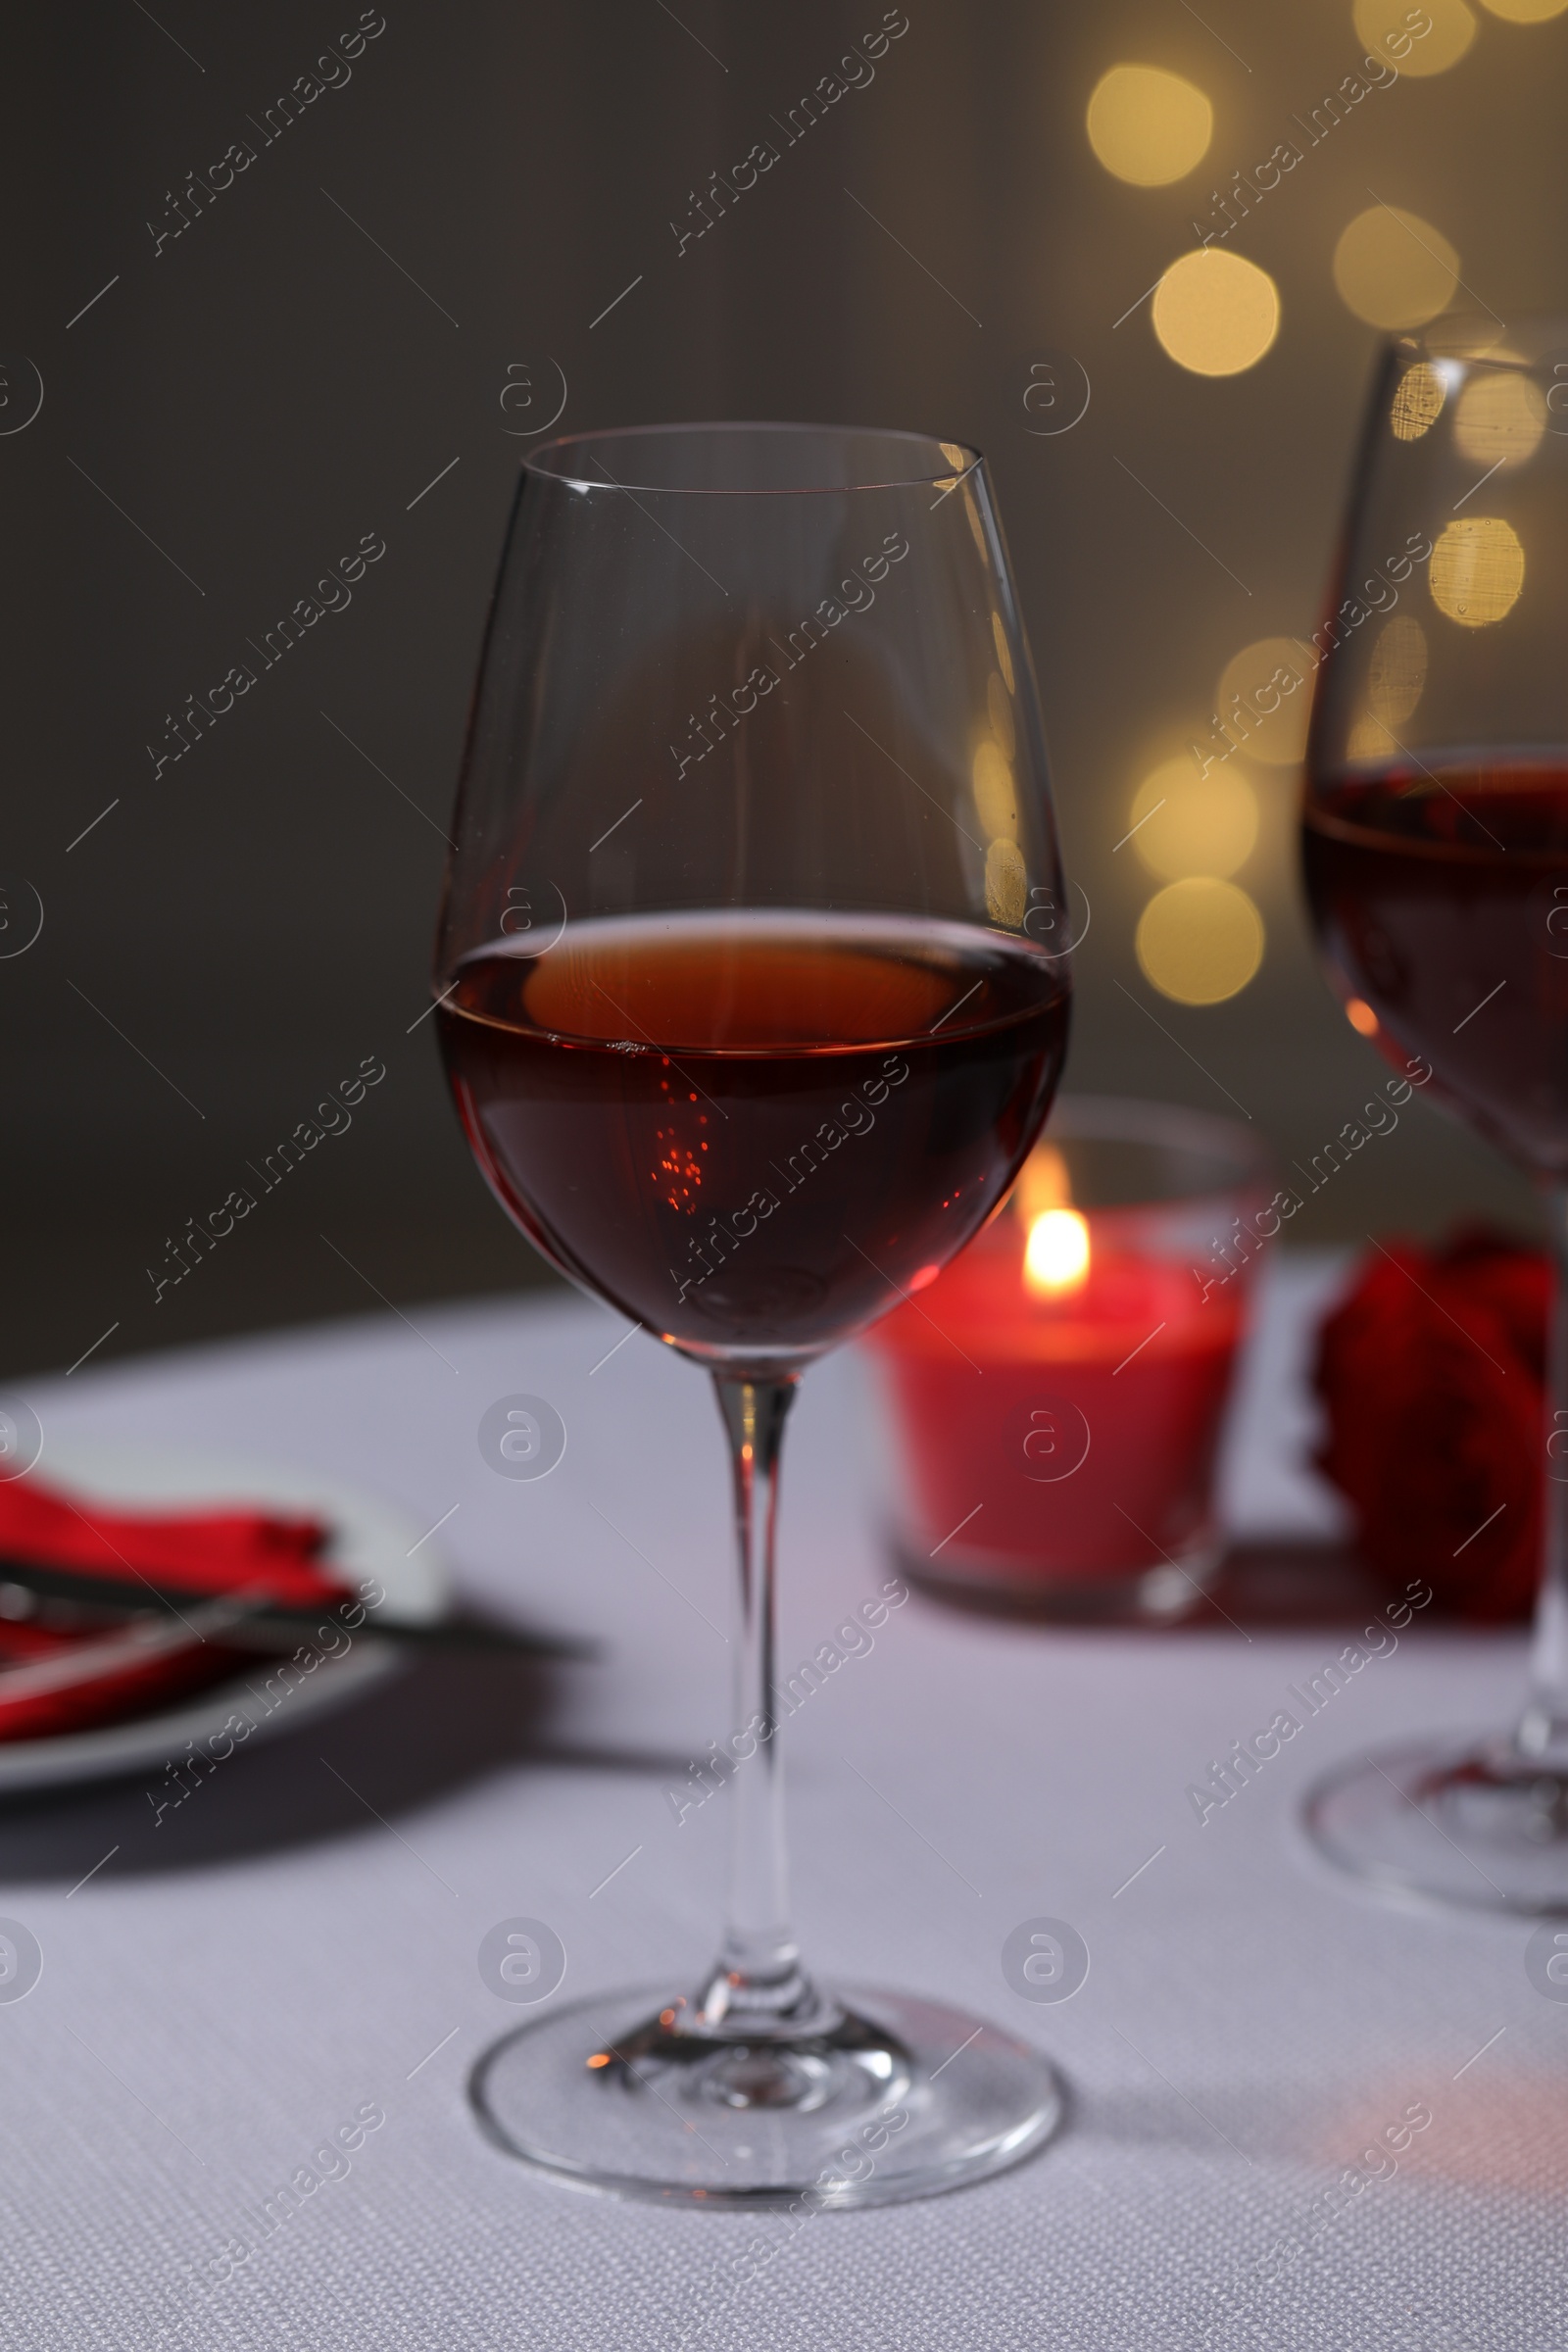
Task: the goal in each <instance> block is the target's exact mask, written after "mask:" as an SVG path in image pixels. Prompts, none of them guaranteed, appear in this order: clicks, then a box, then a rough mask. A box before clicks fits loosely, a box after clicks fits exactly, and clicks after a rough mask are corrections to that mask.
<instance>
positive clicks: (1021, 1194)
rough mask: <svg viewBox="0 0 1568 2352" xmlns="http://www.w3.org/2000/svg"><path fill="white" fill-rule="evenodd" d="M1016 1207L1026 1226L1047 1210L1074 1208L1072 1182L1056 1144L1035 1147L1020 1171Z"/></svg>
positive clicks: (1015, 1195)
mask: <svg viewBox="0 0 1568 2352" xmlns="http://www.w3.org/2000/svg"><path fill="white" fill-rule="evenodd" d="M1012 1199H1013V1205H1014V1206H1015V1207H1016V1209H1017V1211H1018V1213H1019V1215H1020V1216H1021V1217H1022V1218H1023V1220H1024V1223H1025V1224H1026V1225H1031V1226H1032V1225H1033V1223H1034V1221H1035V1219H1036V1217H1038V1216H1039V1215H1041V1213H1042V1212H1043V1211H1044V1210H1046V1209H1048V1208H1071V1206H1072V1179H1071V1177H1070V1176H1069V1175H1068V1174H1067V1162H1066V1160H1065V1159H1064V1158H1063V1157H1062V1155H1061V1153H1060V1152H1058V1151H1057V1149H1056V1147H1055V1145H1054V1144H1036V1146H1035V1148H1034V1150H1033V1151H1032V1152H1030V1154H1029V1156H1028V1158H1027V1159H1026V1160H1025V1161H1024V1163H1023V1166H1022V1167H1021V1168H1020V1169H1019V1170H1018V1184H1017V1189H1016V1191H1015V1192H1014V1194H1013V1196H1012Z"/></svg>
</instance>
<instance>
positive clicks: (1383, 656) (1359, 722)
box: [1347, 613, 1428, 760]
mask: <svg viewBox="0 0 1568 2352" xmlns="http://www.w3.org/2000/svg"><path fill="white" fill-rule="evenodd" d="M1427 658H1428V657H1427V633H1426V631H1425V629H1423V627H1422V626H1421V623H1420V622H1419V621H1418V620H1417V619H1416V618H1415V617H1414V616H1413V614H1411V613H1396V614H1395V617H1394V618H1393V620H1390V621H1386V622H1385V623H1384V626H1383V631H1382V634H1381V635H1380V636H1379V638H1378V641H1377V643H1376V645H1375V646H1374V647H1373V648H1372V661H1371V664H1370V666H1369V668H1368V671H1367V684H1366V708H1365V710H1364V711H1362V712H1361V714H1360V716H1359V717H1358V718H1357V719H1356V721H1355V724H1354V725H1353V726H1352V727H1351V729H1350V740H1349V743H1348V746H1347V749H1348V752H1349V755H1350V758H1351V759H1352V760H1387V759H1390V758H1391V757H1392V756H1393V754H1394V753H1395V752H1397V750H1398V748H1399V745H1398V739H1397V735H1396V733H1395V730H1396V729H1397V727H1400V726H1402V725H1403V724H1404V722H1405V720H1406V719H1407V718H1409V717H1410V716H1411V715H1412V713H1413V712H1414V711H1415V707H1416V705H1417V704H1418V703H1419V702H1420V700H1421V697H1422V694H1423V693H1424V692H1425V690H1426V682H1427Z"/></svg>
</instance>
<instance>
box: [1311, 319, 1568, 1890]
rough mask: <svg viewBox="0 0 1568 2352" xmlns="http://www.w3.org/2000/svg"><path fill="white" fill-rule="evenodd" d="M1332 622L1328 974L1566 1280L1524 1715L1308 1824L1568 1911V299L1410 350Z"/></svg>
mask: <svg viewBox="0 0 1568 2352" xmlns="http://www.w3.org/2000/svg"><path fill="white" fill-rule="evenodd" d="M1318 643H1319V648H1320V650H1321V651H1323V652H1324V653H1325V657H1326V658H1325V660H1324V662H1323V666H1322V669H1321V670H1320V672H1319V680H1320V683H1319V692H1318V696H1317V701H1316V705H1315V708H1314V711H1313V719H1312V730H1311V740H1310V744H1309V748H1308V771H1309V780H1308V786H1307V794H1306V809H1305V825H1304V835H1303V840H1304V855H1305V868H1306V884H1307V890H1308V894H1309V897H1310V899H1311V905H1312V913H1313V919H1314V921H1315V924H1316V927H1317V933H1318V938H1319V941H1320V943H1321V945H1322V948H1323V951H1324V953H1325V956H1326V957H1327V960H1328V964H1329V969H1330V975H1331V978H1332V979H1333V981H1334V984H1335V986H1336V987H1337V989H1338V991H1339V994H1340V995H1341V997H1342V999H1343V1000H1344V1001H1345V1002H1346V1005H1347V1009H1348V1012H1349V1015H1350V1018H1351V1019H1352V1021H1353V1022H1354V1024H1355V1026H1356V1028H1357V1029H1359V1030H1360V1031H1361V1032H1362V1034H1363V1035H1365V1036H1368V1037H1370V1038H1371V1040H1372V1042H1373V1043H1374V1044H1375V1045H1376V1046H1377V1047H1378V1048H1379V1049H1380V1051H1382V1052H1383V1053H1384V1054H1386V1055H1387V1056H1388V1058H1389V1059H1391V1060H1392V1061H1394V1062H1395V1063H1396V1065H1397V1066H1398V1067H1399V1068H1400V1069H1401V1071H1402V1070H1403V1068H1404V1066H1405V1060H1406V1056H1409V1055H1419V1056H1420V1057H1421V1058H1422V1059H1423V1060H1424V1061H1425V1062H1426V1063H1427V1064H1429V1065H1430V1068H1431V1071H1432V1073H1433V1075H1432V1079H1431V1084H1430V1089H1429V1091H1430V1093H1431V1094H1432V1096H1433V1097H1435V1098H1436V1099H1438V1100H1439V1101H1441V1102H1443V1103H1446V1106H1447V1107H1448V1108H1450V1109H1451V1110H1453V1111H1454V1112H1456V1113H1457V1115H1458V1116H1459V1117H1460V1118H1461V1119H1464V1120H1466V1121H1468V1123H1469V1124H1470V1125H1471V1126H1473V1127H1475V1128H1477V1129H1479V1131H1480V1132H1481V1134H1483V1135H1484V1136H1486V1137H1487V1138H1488V1140H1489V1141H1490V1142H1491V1143H1493V1144H1495V1146H1496V1147H1497V1149H1498V1150H1499V1151H1500V1152H1504V1153H1506V1154H1507V1156H1508V1157H1509V1158H1510V1159H1511V1160H1513V1162H1514V1163H1515V1164H1516V1166H1518V1167H1520V1168H1522V1169H1524V1170H1525V1171H1526V1172H1527V1173H1528V1174H1529V1175H1530V1176H1531V1177H1532V1178H1533V1179H1534V1180H1535V1182H1536V1183H1537V1184H1538V1185H1539V1187H1540V1188H1541V1192H1542V1197H1543V1202H1544V1209H1545V1214H1546V1220H1547V1225H1548V1229H1549V1234H1550V1242H1551V1248H1552V1251H1553V1254H1554V1258H1555V1262H1556V1268H1557V1300H1556V1307H1555V1312H1554V1318H1553V1325H1552V1332H1551V1337H1550V1344H1549V1348H1548V1356H1549V1369H1548V1381H1547V1396H1546V1400H1545V1415H1544V1424H1543V1425H1542V1426H1541V1427H1540V1430H1539V1438H1538V1442H1539V1446H1540V1462H1541V1482H1542V1495H1543V1497H1544V1500H1543V1510H1542V1546H1543V1561H1542V1588H1541V1600H1540V1607H1539V1612H1538V1617H1537V1625H1536V1637H1535V1646H1534V1653H1533V1656H1532V1660H1531V1668H1530V1684H1529V1690H1528V1692H1527V1694H1526V1697H1525V1700H1524V1705H1523V1707H1522V1710H1521V1712H1520V1714H1519V1717H1518V1720H1517V1722H1516V1723H1515V1724H1514V1725H1513V1726H1512V1727H1511V1728H1506V1729H1504V1728H1499V1729H1497V1730H1496V1731H1495V1732H1486V1731H1480V1732H1475V1733H1471V1734H1454V1735H1450V1736H1437V1737H1433V1738H1431V1739H1427V1740H1418V1741H1414V1742H1411V1743H1409V1744H1407V1745H1405V1746H1403V1747H1401V1748H1397V1749H1395V1750H1393V1751H1391V1752H1389V1753H1385V1754H1378V1755H1373V1756H1371V1757H1369V1758H1365V1759H1358V1760H1357V1762H1356V1763H1355V1764H1354V1765H1352V1766H1350V1767H1348V1768H1347V1769H1345V1770H1343V1771H1341V1772H1339V1773H1337V1774H1335V1775H1334V1776H1333V1777H1332V1778H1331V1779H1330V1780H1329V1781H1327V1782H1326V1783H1324V1784H1323V1785H1322V1786H1321V1787H1320V1788H1319V1789H1317V1790H1316V1791H1315V1792H1314V1794H1313V1796H1312V1798H1311V1800H1310V1803H1309V1808H1308V1821H1309V1824H1310V1827H1311V1829H1312V1831H1313V1834H1314V1835H1315V1837H1316V1838H1317V1839H1318V1841H1319V1843H1320V1844H1321V1846H1322V1847H1323V1849H1324V1850H1325V1851H1326V1852H1327V1853H1328V1854H1329V1855H1331V1856H1332V1858H1333V1859H1334V1860H1335V1861H1337V1862H1338V1863H1340V1864H1341V1865H1342V1866H1343V1867H1345V1868H1346V1869H1348V1870H1350V1871H1353V1872H1355V1873H1356V1874H1357V1875H1358V1876H1360V1877H1361V1878H1363V1879H1364V1880H1366V1881H1368V1882H1370V1883H1371V1884H1372V1885H1374V1886H1376V1887H1379V1888H1380V1889H1381V1890H1383V1891H1384V1892H1386V1893H1389V1894H1391V1895H1394V1896H1396V1897H1400V1898H1405V1899H1410V1898H1424V1899H1427V1900H1431V1901H1436V1902H1440V1903H1444V1904H1454V1903H1457V1904H1464V1905H1480V1906H1482V1907H1484V1908H1487V1909H1501V1910H1508V1911H1518V1912H1522V1913H1544V1914H1552V1913H1568V1190H1565V1187H1568V321H1565V320H1561V319H1558V320H1544V319H1529V320H1522V321H1520V320H1515V321H1510V322H1509V323H1508V324H1507V325H1506V326H1504V325H1503V323H1502V321H1501V320H1500V319H1491V318H1489V319H1484V320H1479V321H1466V320H1458V321H1454V320H1445V321H1439V322H1438V323H1437V324H1436V325H1435V326H1434V327H1432V328H1430V329H1429V330H1428V331H1427V333H1426V334H1425V335H1424V336H1422V337H1419V338H1417V337H1409V336H1406V337H1402V338H1400V339H1399V340H1398V341H1397V343H1396V344H1395V345H1393V346H1392V348H1391V349H1390V350H1389V352H1388V353H1387V355H1386V358H1385V361H1384V365H1383V367H1382V369H1381V372H1380V374H1379V377H1378V381H1377V385H1376V388H1375V391H1374V395H1373V400H1372V407H1371V413H1370V417H1369V419H1368V423H1367V428H1366V436H1365V440H1364V443H1363V448H1362V454H1361V460H1360V467H1359V474H1358V478H1357V482H1356V488H1355V493H1354V498H1353V502H1352V507H1351V513H1350V518H1349V529H1348V540H1347V546H1346V550H1345V555H1344V560H1343V564H1342V569H1341V575H1340V579H1339V583H1338V588H1337V591H1336V595H1335V600H1334V607H1333V616H1332V617H1331V619H1330V620H1329V622H1328V623H1327V624H1326V626H1325V628H1324V629H1323V630H1322V631H1320V632H1319V638H1318ZM1476 1344H1477V1345H1479V1342H1478V1343H1476ZM1509 1385H1510V1387H1512V1386H1515V1385H1517V1384H1516V1383H1510V1384H1509ZM1520 1409H1521V1411H1522V1412H1524V1413H1526V1414H1527V1415H1531V1416H1532V1418H1533V1407H1532V1406H1531V1404H1530V1402H1529V1401H1528V1400H1527V1399H1525V1398H1521V1399H1520ZM1532 1435H1533V1436H1536V1435H1537V1433H1536V1432H1535V1431H1534V1430H1533V1431H1532ZM1390 1467H1391V1474H1394V1475H1397V1465H1391V1466H1390ZM1490 1499H1491V1497H1490V1495H1489V1496H1488V1501H1489V1502H1490ZM1482 1507H1483V1508H1486V1504H1483V1506H1482ZM1504 1507H1506V1506H1504ZM1495 1516H1496V1514H1495V1513H1494V1517H1495ZM1491 1525H1492V1522H1491V1520H1490V1519H1489V1520H1487V1521H1486V1522H1484V1524H1482V1525H1480V1526H1478V1527H1477V1528H1476V1530H1475V1532H1474V1535H1473V1536H1472V1537H1470V1538H1468V1539H1467V1541H1469V1542H1476V1543H1484V1542H1485V1541H1486V1540H1487V1535H1488V1530H1489V1528H1490V1527H1491ZM1494 1540H1495V1539H1494ZM1444 1565H1446V1563H1445V1562H1434V1570H1435V1571H1436V1569H1437V1568H1439V1567H1440V1566H1444Z"/></svg>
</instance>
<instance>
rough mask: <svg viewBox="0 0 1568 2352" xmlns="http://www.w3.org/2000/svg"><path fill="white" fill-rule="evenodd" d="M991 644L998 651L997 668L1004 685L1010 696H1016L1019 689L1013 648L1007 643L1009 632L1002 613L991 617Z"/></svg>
mask: <svg viewBox="0 0 1568 2352" xmlns="http://www.w3.org/2000/svg"><path fill="white" fill-rule="evenodd" d="M991 642H992V644H993V645H994V646H995V647H996V649H997V667H998V668H999V669H1000V670H1001V672H1002V683H1003V684H1004V686H1005V688H1006V689H1007V692H1008V693H1009V694H1015V693H1016V692H1017V690H1018V689H1017V681H1016V679H1015V678H1014V677H1013V674H1012V648H1011V646H1010V645H1009V644H1008V643H1007V632H1006V630H1005V628H1004V627H1003V625H1002V614H1001V613H992V615H991Z"/></svg>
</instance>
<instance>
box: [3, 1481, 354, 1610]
mask: <svg viewBox="0 0 1568 2352" xmlns="http://www.w3.org/2000/svg"><path fill="white" fill-rule="evenodd" d="M327 1534H328V1530H327V1529H326V1528H325V1527H324V1526H323V1525H322V1523H321V1522H320V1520H319V1519H306V1518H299V1519H294V1518H285V1517H282V1516H281V1515H279V1514H278V1513H276V1512H271V1511H237V1510H224V1511H210V1510H199V1511H180V1512H177V1513H160V1514H159V1515H158V1516H156V1517H154V1516H152V1515H150V1514H146V1513H143V1512H140V1511H137V1512H127V1511H121V1510H110V1509H105V1508H104V1507H103V1505H101V1504H99V1503H95V1502H89V1501H88V1500H86V1498H85V1497H82V1496H76V1495H68V1494H67V1493H66V1492H65V1490H64V1489H63V1488H60V1487H50V1486H47V1485H44V1484H42V1483H41V1482H40V1481H39V1480H37V1479H35V1478H13V1479H7V1480H4V1481H0V1581H3V1579H4V1562H5V1561H6V1559H8V1558H10V1559H17V1560H31V1561H33V1562H35V1563H36V1564H38V1565H39V1566H42V1567H50V1568H62V1569H70V1570H73V1571H75V1572H77V1573H79V1574H82V1575H88V1576H90V1575H92V1574H93V1573H94V1572H96V1573H97V1574H98V1575H99V1576H107V1577H118V1578H121V1579H122V1580H123V1578H124V1577H125V1576H126V1574H127V1573H129V1574H131V1575H134V1576H144V1577H146V1578H147V1579H148V1580H149V1581H150V1582H151V1583H153V1584H158V1585H174V1586H177V1587H178V1588H179V1590H180V1591H181V1592H182V1593H232V1592H234V1591H236V1590H238V1589H239V1588H240V1587H242V1586H244V1587H250V1586H265V1587H266V1594H267V1598H268V1599H269V1600H271V1601H275V1602H277V1603H279V1604H281V1605H282V1606H284V1607H287V1608H292V1607H295V1606H303V1607H305V1608H311V1607H313V1606H314V1604H315V1603H316V1602H317V1601H319V1600H323V1599H327V1598H333V1597H336V1596H337V1595H338V1594H339V1593H342V1592H343V1591H345V1590H346V1588H345V1586H344V1585H343V1583H342V1580H341V1579H340V1578H338V1577H336V1576H334V1575H333V1574H332V1572H331V1570H330V1569H328V1568H325V1567H323V1566H322V1564H321V1561H320V1557H319V1554H320V1551H321V1547H322V1545H323V1544H325V1542H326V1540H327Z"/></svg>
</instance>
